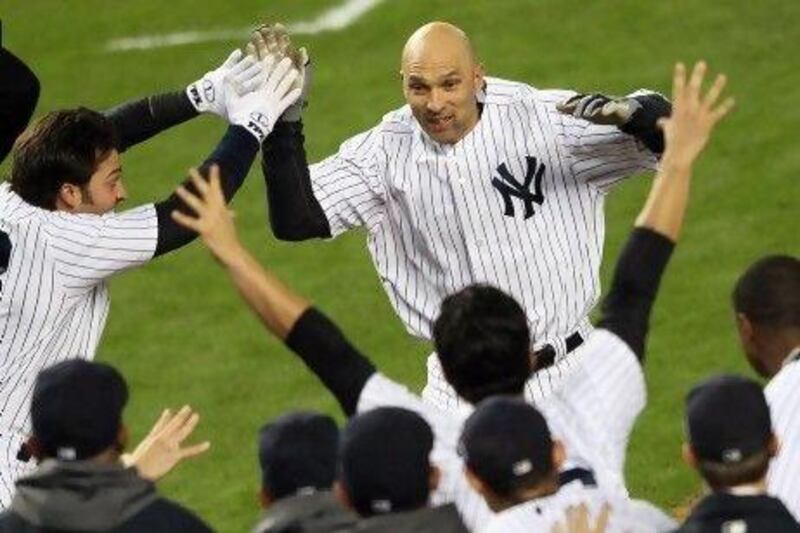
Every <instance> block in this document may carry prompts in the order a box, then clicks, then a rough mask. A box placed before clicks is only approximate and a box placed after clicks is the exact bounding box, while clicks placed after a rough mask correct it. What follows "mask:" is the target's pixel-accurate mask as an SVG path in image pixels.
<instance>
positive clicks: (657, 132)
mask: <svg viewBox="0 0 800 533" xmlns="http://www.w3.org/2000/svg"><path fill="white" fill-rule="evenodd" d="M630 99H631V100H634V101H636V102H637V103H638V104H639V106H638V109H636V111H634V113H633V114H632V115H631V117H630V119H629V120H628V121H627V122H626V123H625V124H623V125H622V126H620V130H622V131H623V132H625V133H628V134H630V135H633V136H634V137H636V138H637V139H638V140H640V141H641V142H642V143H643V144H644V145H645V146H647V148H648V149H649V150H650V151H652V152H653V153H656V154H662V153H663V152H664V132H662V131H661V129H660V128H659V127H658V125H657V123H658V120H659V119H661V118H664V117H669V116H670V115H671V114H672V104H671V103H670V101H669V100H667V99H666V98H664V97H663V96H662V95H660V94H658V93H647V94H638V95H636V96H633V97H631V98H630Z"/></svg>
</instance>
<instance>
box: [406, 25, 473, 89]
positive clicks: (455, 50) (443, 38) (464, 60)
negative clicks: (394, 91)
mask: <svg viewBox="0 0 800 533" xmlns="http://www.w3.org/2000/svg"><path fill="white" fill-rule="evenodd" d="M474 65H475V55H474V52H473V50H472V45H471V44H470V42H469V39H468V38H467V37H466V34H464V32H462V31H461V30H459V29H458V28H456V27H454V26H451V25H447V24H444V23H432V24H429V25H426V26H423V27H422V28H420V29H419V30H418V31H417V32H415V33H414V34H413V35H412V36H411V37H410V38H409V40H408V42H406V45H405V47H404V48H403V54H402V57H401V69H402V72H403V75H404V76H409V75H415V76H422V77H425V78H428V79H435V78H438V77H443V76H447V75H450V74H460V75H464V74H467V73H469V72H470V70H472V68H473V67H474Z"/></svg>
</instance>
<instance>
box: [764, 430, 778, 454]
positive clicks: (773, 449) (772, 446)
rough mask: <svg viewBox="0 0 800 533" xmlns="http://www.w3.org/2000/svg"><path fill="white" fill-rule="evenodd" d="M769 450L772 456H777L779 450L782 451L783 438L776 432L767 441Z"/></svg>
mask: <svg viewBox="0 0 800 533" xmlns="http://www.w3.org/2000/svg"><path fill="white" fill-rule="evenodd" d="M767 451H768V452H769V456H770V457H775V456H777V455H778V452H780V451H781V439H779V438H778V436H777V435H776V434H775V433H773V434H771V435H770V437H769V441H767Z"/></svg>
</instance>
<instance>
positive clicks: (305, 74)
mask: <svg viewBox="0 0 800 533" xmlns="http://www.w3.org/2000/svg"><path fill="white" fill-rule="evenodd" d="M304 53H305V52H304ZM313 77H314V67H313V66H312V65H311V60H308V61H307V62H306V64H305V65H304V66H303V69H302V72H301V73H300V76H299V77H298V81H299V86H300V88H301V92H300V98H298V99H297V102H295V103H293V104H292V105H290V106H289V107H288V108H286V111H284V112H283V115H281V117H280V118H279V119H278V120H280V121H281V122H299V121H300V118H301V117H302V115H303V110H304V109H305V108H306V107H308V92H309V90H310V87H311V82H312V80H313Z"/></svg>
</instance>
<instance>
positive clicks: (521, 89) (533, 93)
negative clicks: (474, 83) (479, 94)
mask: <svg viewBox="0 0 800 533" xmlns="http://www.w3.org/2000/svg"><path fill="white" fill-rule="evenodd" d="M574 94H576V93H575V91H571V90H566V89H539V88H537V87H534V86H533V85H529V84H527V83H523V82H519V81H511V80H505V79H501V78H493V77H487V78H486V89H485V98H486V102H487V103H494V104H498V105H526V106H536V105H543V106H545V107H552V108H555V105H556V104H557V103H559V102H562V101H564V100H566V99H567V98H569V97H571V96H573V95H574Z"/></svg>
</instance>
